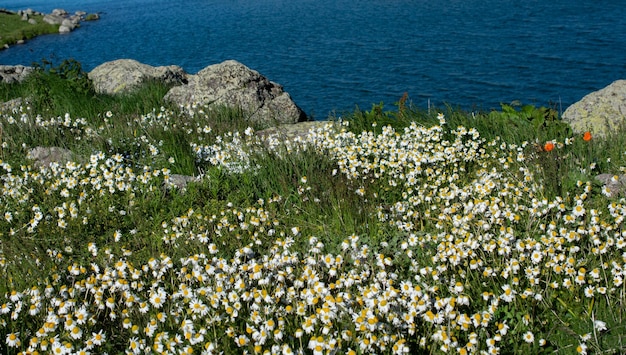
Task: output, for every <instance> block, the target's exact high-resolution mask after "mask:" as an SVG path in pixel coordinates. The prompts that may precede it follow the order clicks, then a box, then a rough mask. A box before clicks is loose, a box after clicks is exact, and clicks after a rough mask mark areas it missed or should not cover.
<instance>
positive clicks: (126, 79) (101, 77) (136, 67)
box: [88, 59, 187, 95]
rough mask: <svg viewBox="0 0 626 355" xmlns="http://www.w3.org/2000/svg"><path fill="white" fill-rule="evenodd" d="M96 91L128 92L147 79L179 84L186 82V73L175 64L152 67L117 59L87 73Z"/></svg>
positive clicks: (134, 61) (107, 92)
mask: <svg viewBox="0 0 626 355" xmlns="http://www.w3.org/2000/svg"><path fill="white" fill-rule="evenodd" d="M88 76H89V78H90V79H91V81H92V82H93V84H94V87H95V89H96V91H97V92H99V93H105V94H111V95H113V94H117V93H124V92H129V91H132V90H133V89H135V88H136V87H137V86H139V85H140V84H141V83H143V82H144V81H147V80H157V81H162V82H164V83H165V84H170V85H180V84H183V83H185V82H187V73H185V71H184V70H183V69H182V68H181V67H179V66H177V65H170V66H162V67H153V66H150V65H147V64H143V63H139V62H138V61H136V60H132V59H118V60H114V61H112V62H106V63H103V64H101V65H99V66H97V67H95V68H94V69H93V70H92V71H91V72H90V73H89V74H88Z"/></svg>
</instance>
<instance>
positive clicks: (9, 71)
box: [0, 65, 35, 84]
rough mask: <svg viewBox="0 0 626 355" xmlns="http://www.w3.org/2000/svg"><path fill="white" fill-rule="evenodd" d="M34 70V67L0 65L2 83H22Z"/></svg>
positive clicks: (0, 80)
mask: <svg viewBox="0 0 626 355" xmlns="http://www.w3.org/2000/svg"><path fill="white" fill-rule="evenodd" d="M33 70H35V69H34V68H33V67H26V66H23V65H0V83H7V84H11V83H15V82H20V81H22V80H24V79H25V78H26V76H28V74H30V73H31V72H32V71H33Z"/></svg>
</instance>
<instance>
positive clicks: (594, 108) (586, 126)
mask: <svg viewBox="0 0 626 355" xmlns="http://www.w3.org/2000/svg"><path fill="white" fill-rule="evenodd" d="M563 121H565V122H567V123H569V124H570V125H571V126H572V130H573V131H574V132H575V133H582V132H585V131H591V132H592V133H593V134H594V135H597V136H598V137H603V136H606V135H607V133H609V132H611V131H615V130H616V129H617V128H619V127H620V126H623V125H626V80H617V81H615V82H613V83H612V84H611V85H609V86H607V87H605V88H604V89H601V90H598V91H595V92H592V93H591V94H589V95H587V96H585V97H583V99H582V100H580V101H578V102H577V103H575V104H573V105H571V106H570V107H568V108H567V110H565V112H564V113H563Z"/></svg>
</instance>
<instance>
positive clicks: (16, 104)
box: [0, 97, 24, 114]
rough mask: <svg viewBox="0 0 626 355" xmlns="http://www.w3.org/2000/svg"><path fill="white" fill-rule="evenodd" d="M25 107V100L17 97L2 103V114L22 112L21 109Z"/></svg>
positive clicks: (0, 107)
mask: <svg viewBox="0 0 626 355" xmlns="http://www.w3.org/2000/svg"><path fill="white" fill-rule="evenodd" d="M22 107H24V99H22V98H21V97H17V98H15V99H12V100H9V101H7V102H2V103H0V114H2V113H9V114H11V113H17V112H20V108H22Z"/></svg>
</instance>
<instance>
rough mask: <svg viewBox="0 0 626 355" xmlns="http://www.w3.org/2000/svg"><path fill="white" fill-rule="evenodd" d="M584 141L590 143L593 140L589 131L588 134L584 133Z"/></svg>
mask: <svg viewBox="0 0 626 355" xmlns="http://www.w3.org/2000/svg"><path fill="white" fill-rule="evenodd" d="M583 140H584V141H585V142H589V141H590V140H591V132H589V131H587V132H585V133H583Z"/></svg>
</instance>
